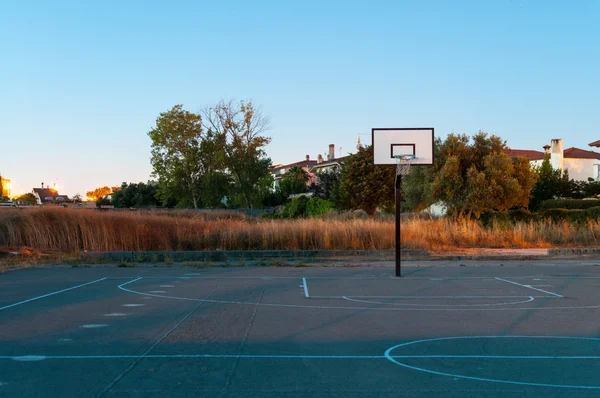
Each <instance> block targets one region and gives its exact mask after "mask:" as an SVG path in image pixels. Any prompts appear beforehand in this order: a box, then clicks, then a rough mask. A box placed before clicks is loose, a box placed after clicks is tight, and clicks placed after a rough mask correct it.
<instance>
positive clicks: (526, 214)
mask: <svg viewBox="0 0 600 398" xmlns="http://www.w3.org/2000/svg"><path fill="white" fill-rule="evenodd" d="M508 217H509V218H510V219H511V220H512V221H513V222H521V221H524V222H529V221H532V220H534V219H535V215H534V214H533V213H531V212H530V211H529V210H527V209H516V210H510V211H509V212H508Z"/></svg>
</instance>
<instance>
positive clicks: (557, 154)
mask: <svg viewBox="0 0 600 398" xmlns="http://www.w3.org/2000/svg"><path fill="white" fill-rule="evenodd" d="M551 143H552V147H551V150H550V163H551V164H552V168H553V169H555V170H560V171H563V156H564V150H565V149H564V143H563V140H562V139H560V138H554V139H553V140H552V142H551Z"/></svg>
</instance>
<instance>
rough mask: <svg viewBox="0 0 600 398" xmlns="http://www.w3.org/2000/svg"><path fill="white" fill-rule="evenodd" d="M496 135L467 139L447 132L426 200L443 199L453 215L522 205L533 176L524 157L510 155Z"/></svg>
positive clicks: (533, 180) (477, 213)
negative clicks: (428, 198)
mask: <svg viewBox="0 0 600 398" xmlns="http://www.w3.org/2000/svg"><path fill="white" fill-rule="evenodd" d="M507 149H508V148H507V146H506V143H505V142H504V141H502V140H501V139H500V138H499V137H497V136H494V135H492V136H488V135H487V134H486V133H484V132H479V133H477V134H476V135H475V136H474V137H473V139H472V142H471V139H470V138H469V137H468V136H467V135H465V134H463V135H456V134H450V135H449V136H448V137H447V138H446V140H445V141H443V142H442V143H441V145H440V148H439V152H437V154H438V159H437V160H436V163H435V165H434V175H435V176H434V179H433V182H432V184H431V190H430V200H431V201H432V202H436V201H440V202H442V203H444V204H445V205H446V206H447V207H448V209H449V212H450V213H451V214H452V215H453V217H454V218H461V217H470V216H471V214H474V215H475V216H476V217H479V215H480V214H481V213H482V212H484V211H491V210H498V211H505V210H507V209H510V208H513V207H526V206H527V204H528V202H529V198H530V190H531V188H532V187H533V185H534V184H535V181H536V179H537V178H536V176H535V174H534V172H533V170H532V169H531V167H530V165H529V162H528V161H526V159H520V158H510V157H509V156H508V155H507V153H506V151H507Z"/></svg>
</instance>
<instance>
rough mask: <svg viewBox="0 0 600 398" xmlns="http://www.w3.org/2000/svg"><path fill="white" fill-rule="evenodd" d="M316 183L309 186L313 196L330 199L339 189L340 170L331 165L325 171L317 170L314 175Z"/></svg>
mask: <svg viewBox="0 0 600 398" xmlns="http://www.w3.org/2000/svg"><path fill="white" fill-rule="evenodd" d="M316 178H317V183H316V184H313V185H312V186H311V190H312V191H314V193H315V196H316V197H318V198H321V199H325V200H331V199H332V197H334V196H335V195H336V192H337V191H338V190H339V186H340V178H341V170H340V168H338V167H333V168H332V169H330V170H327V171H321V172H318V173H317V175H316Z"/></svg>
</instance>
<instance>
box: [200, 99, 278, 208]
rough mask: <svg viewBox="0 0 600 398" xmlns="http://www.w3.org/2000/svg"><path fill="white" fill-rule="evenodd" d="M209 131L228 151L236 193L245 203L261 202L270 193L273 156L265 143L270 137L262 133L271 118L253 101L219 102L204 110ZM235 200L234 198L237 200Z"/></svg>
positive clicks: (226, 158)
mask: <svg viewBox="0 0 600 398" xmlns="http://www.w3.org/2000/svg"><path fill="white" fill-rule="evenodd" d="M203 117H204V119H203V122H204V126H205V128H206V130H207V131H209V132H211V133H212V134H214V135H215V136H216V137H218V138H219V142H220V145H221V147H222V148H223V149H224V152H225V159H224V160H225V167H226V169H227V170H228V172H229V173H230V174H231V176H232V178H233V194H234V196H239V197H240V198H241V201H242V203H243V205H244V206H246V207H248V208H251V207H254V206H255V205H256V204H259V203H260V202H261V201H262V200H263V199H264V197H265V196H266V195H267V194H268V189H265V187H267V186H268V182H269V178H268V175H269V168H270V167H271V159H269V158H268V157H267V156H266V152H265V146H266V145H267V144H269V142H270V141H271V139H270V138H269V137H266V136H264V135H263V134H264V133H265V132H266V131H267V129H268V126H269V120H268V118H266V117H265V116H263V115H262V112H261V111H260V109H258V108H257V107H255V106H254V104H253V103H252V101H248V102H245V101H241V102H240V103H239V104H236V103H234V102H224V101H221V102H219V103H218V104H217V105H216V106H214V107H209V108H206V109H205V110H204V111H203ZM234 202H235V200H234Z"/></svg>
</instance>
